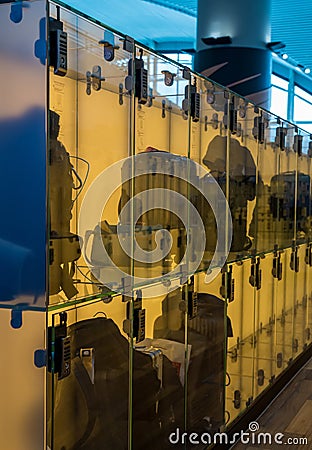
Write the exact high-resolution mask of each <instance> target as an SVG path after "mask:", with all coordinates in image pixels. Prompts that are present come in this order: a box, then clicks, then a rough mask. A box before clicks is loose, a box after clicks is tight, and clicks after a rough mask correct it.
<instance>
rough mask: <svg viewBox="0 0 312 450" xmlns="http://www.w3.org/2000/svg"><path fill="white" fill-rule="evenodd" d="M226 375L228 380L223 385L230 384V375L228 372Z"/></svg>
mask: <svg viewBox="0 0 312 450" xmlns="http://www.w3.org/2000/svg"><path fill="white" fill-rule="evenodd" d="M226 376H227V379H228V382H227V383H225V386H230V384H231V381H232V380H231V377H230V374H229V373H228V372H226Z"/></svg>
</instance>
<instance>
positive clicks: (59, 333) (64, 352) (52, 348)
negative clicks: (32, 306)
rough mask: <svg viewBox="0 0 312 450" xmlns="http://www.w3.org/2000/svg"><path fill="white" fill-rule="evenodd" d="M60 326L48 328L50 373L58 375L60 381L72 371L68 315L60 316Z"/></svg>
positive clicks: (61, 314) (62, 313)
mask: <svg viewBox="0 0 312 450" xmlns="http://www.w3.org/2000/svg"><path fill="white" fill-rule="evenodd" d="M59 317H60V324H59V325H57V326H54V327H49V328H48V371H49V372H53V373H57V375H58V379H59V380H61V379H62V378H65V377H67V376H68V375H69V374H70V371H71V351H70V337H69V336H68V335H67V313H66V312H61V313H60V314H59Z"/></svg>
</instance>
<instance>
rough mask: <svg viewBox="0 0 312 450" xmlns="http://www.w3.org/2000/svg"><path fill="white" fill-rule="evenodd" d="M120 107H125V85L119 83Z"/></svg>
mask: <svg viewBox="0 0 312 450" xmlns="http://www.w3.org/2000/svg"><path fill="white" fill-rule="evenodd" d="M118 95H119V105H120V106H121V105H123V84H122V83H119V86H118Z"/></svg>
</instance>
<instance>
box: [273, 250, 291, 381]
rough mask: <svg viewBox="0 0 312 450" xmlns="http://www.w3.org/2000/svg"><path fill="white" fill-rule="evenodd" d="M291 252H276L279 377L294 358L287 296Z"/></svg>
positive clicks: (276, 343)
mask: <svg viewBox="0 0 312 450" xmlns="http://www.w3.org/2000/svg"><path fill="white" fill-rule="evenodd" d="M288 252H289V250H285V251H283V252H276V254H275V258H276V259H275V273H276V275H277V276H276V277H274V294H275V313H274V315H275V317H274V319H275V325H274V341H275V370H276V375H278V374H279V373H280V372H281V371H282V370H284V369H285V368H286V367H287V365H288V364H289V362H290V360H291V358H292V330H291V327H290V326H289V319H288V314H289V312H288V309H287V308H288V305H287V303H286V296H287V283H288V281H287V279H288V273H289V271H290V268H289V266H288V265H287V263H289V259H288Z"/></svg>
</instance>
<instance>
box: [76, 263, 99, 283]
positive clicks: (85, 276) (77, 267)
mask: <svg viewBox="0 0 312 450" xmlns="http://www.w3.org/2000/svg"><path fill="white" fill-rule="evenodd" d="M75 266H76V269H77V270H78V272H80V274H81V275H82V276H83V277H84V278H86V279H87V280H88V281H90V283H92V284H94V285H96V286H98V285H99V283H96V282H95V281H93V280H91V278H89V277H88V276H87V275H86V274H85V273H83V272H82V270H80V268H79V266H78V265H77V264H75Z"/></svg>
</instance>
